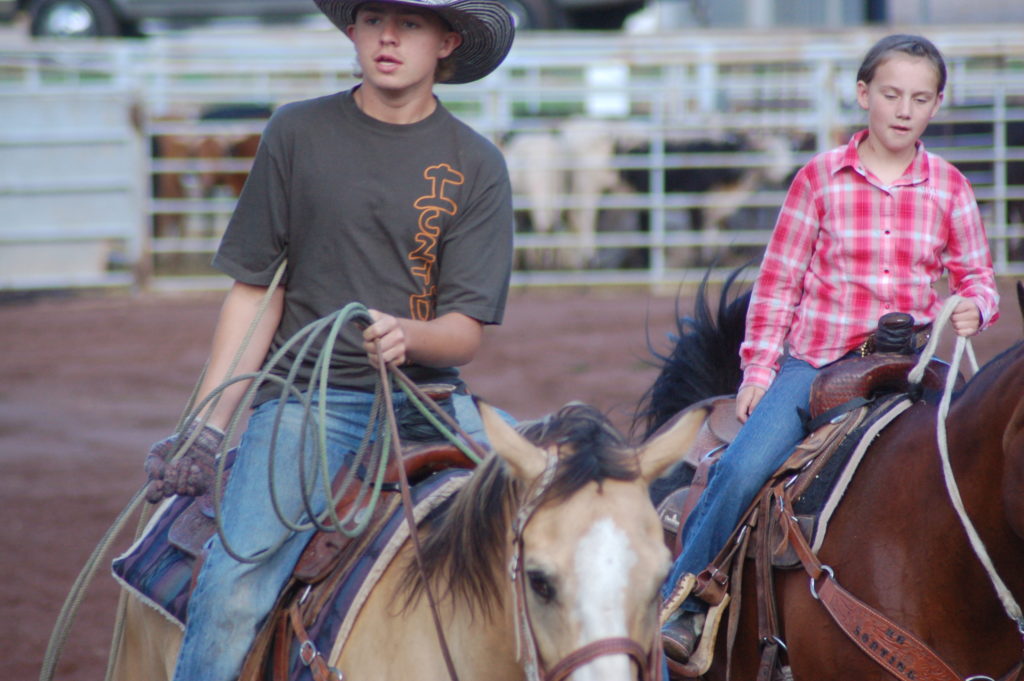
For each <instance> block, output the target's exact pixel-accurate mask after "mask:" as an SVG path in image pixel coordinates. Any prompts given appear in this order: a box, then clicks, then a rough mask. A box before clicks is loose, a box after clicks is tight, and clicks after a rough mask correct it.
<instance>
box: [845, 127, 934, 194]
mask: <svg viewBox="0 0 1024 681" xmlns="http://www.w3.org/2000/svg"><path fill="white" fill-rule="evenodd" d="M867 136H868V131H867V130H861V131H860V132H858V133H857V134H855V135H854V136H853V137H851V138H850V141H849V143H847V145H846V149H845V150H844V151H843V155H842V157H841V158H840V159H839V163H838V164H837V165H836V167H835V168H834V169H833V170H832V174H833V175H835V174H836V173H838V172H840V171H841V170H843V169H845V168H849V169H851V170H853V171H854V172H857V173H860V174H861V175H863V176H864V177H865V178H867V179H868V180H873V178H872V177H871V176H870V175H869V174H868V171H867V169H865V168H864V166H863V165H861V162H860V155H859V154H858V153H857V147H859V146H860V143H861V142H863V141H864V140H865V139H867ZM914 146H915V147H916V149H917V153H916V154H915V155H914V160H913V161H911V163H910V167H909V168H907V170H906V172H904V173H903V176H902V177H900V179H898V180H896V181H895V182H894V183H893V184H894V185H913V184H920V183H921V182H927V181H928V160H927V158H928V155H927V154H925V153H924V142H922V141H921V140H917V142H915V143H914Z"/></svg>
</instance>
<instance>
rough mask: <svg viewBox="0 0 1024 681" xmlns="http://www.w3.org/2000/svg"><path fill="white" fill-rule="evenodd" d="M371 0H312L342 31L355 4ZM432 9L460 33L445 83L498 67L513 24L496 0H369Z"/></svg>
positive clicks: (353, 13) (468, 79) (350, 20)
mask: <svg viewBox="0 0 1024 681" xmlns="http://www.w3.org/2000/svg"><path fill="white" fill-rule="evenodd" d="M369 1H371V0H316V4H317V6H318V7H319V8H320V11H321V12H323V13H324V14H326V15H327V18H328V19H330V20H331V21H332V22H333V23H334V25H335V26H337V27H338V28H340V29H341V30H342V31H344V30H345V29H346V28H348V27H349V26H350V25H352V24H353V23H354V22H355V19H356V8H358V7H359V6H360V5H363V4H365V3H366V2H369ZM372 1H373V2H394V3H395V4H400V5H408V6H410V7H421V8H424V9H429V10H431V11H433V12H436V13H437V14H438V16H440V17H441V18H443V19H444V20H445V21H447V22H448V24H449V25H450V26H451V27H452V30H454V31H455V32H456V33H458V34H460V35H461V36H462V44H461V45H459V46H458V47H457V48H455V51H454V52H452V55H451V59H452V60H453V61H454V63H455V71H454V73H453V75H452V76H451V77H450V78H447V79H445V80H444V81H443V82H445V83H470V82H472V81H474V80H479V79H481V78H483V77H484V76H486V75H487V74H489V73H490V72H491V71H493V70H494V69H496V68H498V64H500V63H501V62H502V60H504V59H505V56H506V55H507V54H508V51H509V50H510V49H511V48H512V39H513V38H514V37H515V24H514V22H513V19H512V15H511V14H509V12H508V10H507V9H505V6H504V5H502V4H501V3H500V2H498V0H401V2H397V1H396V0H372Z"/></svg>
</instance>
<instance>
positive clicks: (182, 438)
mask: <svg viewBox="0 0 1024 681" xmlns="http://www.w3.org/2000/svg"><path fill="white" fill-rule="evenodd" d="M197 427H198V426H196V425H195V424H193V425H192V426H190V427H189V428H188V430H186V431H185V432H184V433H175V434H174V435H172V436H170V437H168V438H165V439H163V440H160V441H159V442H157V443H156V444H154V445H153V446H152V447H150V449H149V454H148V455H147V456H146V464H145V470H146V475H147V476H148V478H149V484H148V485H147V486H146V501H148V502H150V503H151V504H155V503H157V502H158V501H160V500H162V499H164V498H166V497H170V496H174V495H175V494H178V495H181V496H191V497H198V496H202V495H203V494H205V493H206V492H207V490H210V489H213V479H214V478H215V477H216V475H217V453H218V452H219V451H220V448H221V444H222V443H223V442H224V433H223V432H222V431H221V430H219V429H217V428H214V427H213V426H211V425H205V426H203V427H202V430H200V431H199V435H197V436H196V439H195V442H193V443H192V446H191V447H189V448H188V450H186V451H185V452H184V453H183V454H182V455H181V456H179V457H178V458H177V459H175V460H174V461H171V462H168V459H169V458H170V457H171V456H173V454H174V452H175V451H176V450H177V448H178V447H179V446H180V445H181V444H183V443H184V442H186V441H187V440H188V439H189V437H190V436H191V435H192V433H193V432H194V431H195V429H196V428H197Z"/></svg>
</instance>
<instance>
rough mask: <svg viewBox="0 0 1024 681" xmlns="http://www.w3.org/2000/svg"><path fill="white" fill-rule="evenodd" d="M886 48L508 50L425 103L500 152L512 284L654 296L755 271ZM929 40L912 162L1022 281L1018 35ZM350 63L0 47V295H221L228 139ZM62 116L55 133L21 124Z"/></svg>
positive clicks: (1002, 269) (752, 45) (219, 41)
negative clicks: (648, 291) (961, 197)
mask: <svg viewBox="0 0 1024 681" xmlns="http://www.w3.org/2000/svg"><path fill="white" fill-rule="evenodd" d="M882 34H883V32H882V31H868V30H858V31H844V32H841V33H828V34H822V33H820V32H819V33H806V32H770V33H764V32H750V33H744V32H735V31H730V32H715V31H703V32H699V33H685V34H683V33H680V34H671V35H652V36H642V37H641V36H624V35H617V34H593V35H585V34H575V33H561V32H559V33H550V34H545V33H534V34H524V35H522V36H520V37H519V38H517V42H516V45H515V47H514V49H513V51H512V53H511V54H510V56H509V58H508V59H507V61H506V62H505V64H503V66H502V67H501V68H500V69H499V70H498V71H497V72H495V73H494V74H492V75H491V76H490V77H488V78H487V79H485V80H484V81H481V82H479V83H475V84H469V85H459V86H441V87H439V88H438V92H439V95H440V97H441V98H442V100H443V101H444V102H445V103H446V105H447V106H448V107H449V108H451V109H452V110H453V111H454V112H455V113H456V114H457V115H459V116H460V117H462V118H463V119H464V120H466V121H467V122H468V123H470V124H471V125H473V126H474V127H475V128H477V129H478V130H480V131H481V132H482V133H484V134H486V135H489V136H491V137H492V138H493V139H494V140H495V141H496V142H498V143H499V144H502V145H503V146H504V148H505V149H506V151H507V158H508V161H509V166H510V171H511V172H512V175H513V189H514V192H515V197H514V200H515V206H516V210H517V225H518V231H517V240H516V246H517V253H518V257H519V260H518V262H517V270H516V273H515V281H516V283H518V284H524V285H528V284H577V283H609V284H624V283H634V284H649V285H662V284H667V285H674V284H675V282H678V281H679V280H680V279H681V278H684V277H689V278H691V279H692V278H693V276H694V275H695V273H696V272H698V271H699V272H703V270H704V269H705V268H706V266H707V265H708V263H711V262H715V263H718V265H719V266H722V267H727V266H729V265H731V264H732V263H735V262H739V261H742V260H746V259H748V258H750V257H756V256H757V255H758V254H759V253H760V249H761V248H763V245H764V243H765V242H766V240H767V236H768V234H769V232H770V229H771V227H772V224H773V221H774V216H775V212H776V211H777V208H778V205H779V204H780V202H781V200H782V197H783V195H784V191H785V186H786V181H787V176H788V174H789V173H791V172H792V171H794V170H795V169H796V168H797V167H798V166H799V165H800V164H802V163H803V162H804V161H805V160H806V159H807V158H808V157H809V156H810V155H811V154H812V153H814V152H816V151H818V150H821V149H825V148H829V147H831V146H833V145H834V144H836V143H837V142H839V141H840V140H842V139H843V138H845V137H846V136H847V135H848V134H849V132H851V131H852V130H854V129H856V128H857V127H858V126H859V125H861V124H862V122H863V116H862V112H861V111H860V110H859V109H858V108H857V107H856V103H855V100H854V85H855V72H856V69H857V66H858V64H859V60H860V58H861V56H862V55H863V53H864V52H865V51H866V50H867V49H868V47H870V45H871V44H872V43H873V42H874V41H875V40H876V39H877V38H878V37H880V36H881V35H882ZM927 34H928V35H929V37H931V38H932V39H933V40H934V41H935V42H936V43H937V44H938V45H939V47H940V48H941V49H942V50H943V52H944V53H945V55H946V58H947V61H948V63H949V67H950V85H949V86H948V88H947V93H946V100H945V103H944V106H943V109H942V111H941V113H940V115H939V117H938V118H937V119H936V121H935V122H934V123H933V124H932V126H931V127H930V129H929V133H928V135H927V137H926V144H927V145H928V147H929V149H931V150H933V151H937V152H938V153H940V154H942V155H943V156H945V157H946V158H948V159H949V160H950V161H952V162H954V163H956V164H958V165H959V166H960V167H961V168H963V169H964V171H965V172H966V173H967V174H968V176H969V177H970V178H971V180H972V182H973V183H974V186H975V191H976V193H977V196H978V200H979V204H980V206H981V208H982V212H983V215H984V217H985V219H986V224H987V227H988V231H989V237H990V240H991V244H992V249H993V256H994V259H995V263H996V267H997V270H998V272H999V273H1001V274H1013V275H1020V274H1024V246H1022V245H1021V244H1022V242H1024V41H1022V40H1021V39H1020V37H1021V36H1022V35H1024V27H1021V26H1019V25H1015V26H1000V27H971V28H968V29H955V28H935V27H929V28H928V29H927ZM353 65H354V54H353V53H352V50H351V46H350V44H349V43H348V41H347V40H346V39H345V38H344V37H343V36H341V35H340V34H339V33H337V32H336V31H330V30H324V31H322V30H314V29H303V31H302V34H301V35H299V34H296V32H295V31H291V32H288V31H284V30H278V31H273V32H267V31H264V32H261V33H258V34H242V33H212V32H203V33H197V34H195V35H192V36H186V37H159V38H152V39H148V40H145V41H111V42H98V43H73V44H69V43H41V42H39V43H37V42H24V43H21V44H19V45H14V46H3V45H0V121H3V123H4V125H3V128H2V130H0V268H2V269H0V288H24V287H33V286H40V285H75V284H82V283H88V284H90V285H94V284H96V283H123V282H124V281H125V279H126V277H129V276H130V277H132V278H133V279H134V281H137V282H139V283H141V284H143V285H145V286H148V287H151V288H160V289H181V288H208V287H222V286H224V285H225V279H224V278H223V277H220V276H215V275H214V273H213V272H212V271H210V270H209V268H208V264H207V263H208V261H209V258H210V255H211V253H212V251H213V250H214V248H215V247H216V244H217V241H218V239H219V236H220V233H221V231H222V230H223V227H224V224H225V223H226V220H227V217H228V216H229V215H230V212H231V210H232V207H233V203H234V192H235V191H236V187H237V183H238V180H240V179H243V178H244V176H245V173H246V171H247V170H248V167H249V164H250V163H251V152H246V151H245V149H246V142H247V141H248V142H251V141H252V138H253V137H254V136H258V134H259V132H260V130H261V129H262V125H263V122H264V121H263V118H262V116H263V115H265V114H266V111H269V110H270V109H273V108H274V107H276V106H278V105H280V104H282V103H284V102H287V101H291V100H295V99H301V98H305V97H312V96H318V95H322V94H326V93H329V92H332V91H337V90H340V89H344V88H347V87H349V86H350V85H351V84H352V83H353V82H355V80H354V78H353V75H352V72H351V70H352V67H353ZM62 98H63V101H64V102H65V104H64V111H63V113H64V117H63V118H62V119H61V123H60V125H58V126H56V127H54V125H53V124H52V123H51V121H52V120H53V118H52V116H51V117H49V118H48V117H47V116H33V115H31V113H28V114H26V111H29V112H30V111H31V110H32V109H31V107H35V106H37V104H38V105H39V106H42V104H39V103H40V102H43V101H49V102H54V101H60V100H61V99H62ZM86 100H88V101H91V102H93V103H95V102H104V103H105V105H106V106H108V107H114V108H115V109H117V110H119V111H120V112H121V113H120V114H119V115H117V114H111V113H110V112H109V111H108V112H107V113H106V114H100V113H98V110H96V109H95V108H94V107H91V106H86V105H85V104H83V102H84V101H86ZM27 102H31V104H26V103H27ZM58 106H59V105H58ZM27 107H28V108H27ZM262 109H266V111H261V110H262ZM18 112H20V113H19V115H18V116H16V117H15V116H14V115H13V113H18ZM97 116H99V118H100V119H101V120H103V119H104V116H105V117H106V119H109V121H114V123H112V124H111V125H106V126H104V125H100V124H99V123H98V121H97V120H96V117H97ZM15 119H16V120H15ZM12 121H14V123H12ZM69 136H72V137H74V138H75V141H74V143H73V144H72V146H74V147H76V148H77V149H78V150H77V151H72V150H71V149H69V148H66V146H64V145H62V144H59V143H58V142H59V141H60V140H67V139H68V138H69ZM114 138H116V139H117V141H116V143H114V142H113V140H114ZM88 139H92V141H88V142H87V141H86V140H88ZM527 139H529V140H532V141H533V143H534V146H533V147H532V150H531V148H530V147H527V145H525V144H524V143H523V142H524V140H527ZM104 140H106V142H107V143H113V144H114V147H116V148H117V149H118V151H117V152H116V153H115V152H112V151H110V150H109V149H108V150H106V151H104V152H103V153H100V152H99V149H100V148H101V147H102V146H103V145H104V144H105V142H104ZM90 145H93V147H92V148H95V149H96V150H97V152H96V153H95V154H92V153H90V152H89V151H88V148H90ZM97 145H98V146H97ZM83 146H84V147H85V148H86V149H85V150H84V151H83ZM108 146H109V145H108ZM229 148H234V151H233V152H232V153H229V152H228V151H227V150H228V149H229ZM132 150H135V153H137V155H136V156H133V151H132ZM140 150H141V152H143V153H138V152H139V151H140ZM545 150H546V151H545ZM146 152H148V153H146ZM132 159H134V161H133V160H132ZM72 168H78V171H76V172H67V171H68V170H69V169H72ZM129 176H130V178H133V179H131V180H129V179H126V177H129ZM58 177H60V178H63V179H60V180H59V181H58V179H56V178H58ZM115 196H116V197H119V198H116V199H115V198H114V197H115ZM129 197H131V198H129ZM62 202H63V205H67V206H76V207H77V208H76V209H74V210H70V209H67V208H66V209H64V210H53V209H52V207H53V206H55V205H57V204H61V203H62ZM111 215H116V216H118V218H119V219H118V220H113V219H112V217H111ZM115 222H116V223H117V224H116V226H113V227H112V226H111V225H114V223H115ZM101 223H102V224H103V225H104V226H100V224H101ZM83 225H87V227H83ZM697 227H700V228H699V229H697ZM83 232H88V234H89V236H88V237H87V238H86V237H83ZM591 232H593V236H592V237H591V236H589V235H590V233H591ZM84 241H90V242H96V243H101V244H103V248H101V249H100V250H101V251H102V253H101V254H100V255H97V254H96V253H93V254H91V255H89V256H88V257H89V258H93V261H94V264H93V265H91V268H92V269H91V272H92V273H91V275H90V276H77V277H64V278H63V279H64V280H63V281H62V278H61V277H60V276H57V275H59V273H60V272H59V266H58V271H57V272H55V273H54V276H51V277H49V278H47V277H43V276H32V273H31V272H26V271H23V270H22V269H18V270H17V271H16V272H15V271H13V270H11V271H6V270H7V268H8V267H10V265H7V264H5V263H8V262H12V261H14V262H21V263H22V264H24V262H27V260H24V261H23V260H21V257H22V256H21V255H19V254H18V253H17V252H16V249H17V248H20V249H22V250H24V248H25V244H27V243H29V242H31V243H32V245H33V247H34V248H35V247H43V246H45V245H47V244H48V245H49V246H50V247H52V248H54V249H60V248H62V247H63V248H65V249H67V248H69V244H70V245H71V246H70V248H73V249H79V247H80V245H81V244H82V243H83V242H84ZM19 245H20V246H19ZM76 252H80V253H82V257H86V255H85V252H84V251H81V250H78V251H76ZM5 254H6V255H7V258H6V259H5V258H4V255H5ZM96 262H99V263H100V264H99V265H96V264H95V263H96Z"/></svg>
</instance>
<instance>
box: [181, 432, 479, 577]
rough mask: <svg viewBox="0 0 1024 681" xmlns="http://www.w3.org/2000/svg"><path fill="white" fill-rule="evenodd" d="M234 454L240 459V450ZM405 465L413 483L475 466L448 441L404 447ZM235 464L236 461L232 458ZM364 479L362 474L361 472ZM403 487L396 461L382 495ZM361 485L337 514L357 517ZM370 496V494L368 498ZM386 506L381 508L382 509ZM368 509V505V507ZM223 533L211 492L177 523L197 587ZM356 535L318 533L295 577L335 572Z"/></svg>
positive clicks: (338, 480) (337, 480) (338, 481)
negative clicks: (213, 542)
mask: <svg viewBox="0 0 1024 681" xmlns="http://www.w3.org/2000/svg"><path fill="white" fill-rule="evenodd" d="M228 456H230V457H232V459H233V457H234V450H232V451H231V452H229V454H228ZM403 463H404V467H405V472H406V476H407V478H408V480H409V484H410V485H414V484H416V482H418V481H420V480H423V479H424V478H426V477H428V476H430V475H431V474H432V473H435V472H437V471H440V470H444V469H447V468H473V467H474V465H475V464H474V463H473V462H472V461H471V460H470V459H469V457H467V456H466V454H465V453H464V452H463V451H462V450H461V449H459V448H458V447H455V446H454V445H450V444H447V443H426V444H419V445H416V446H414V447H410V448H408V449H403ZM229 464H230V460H229ZM229 464H228V465H226V466H225V474H224V477H223V479H222V480H221V485H222V488H223V487H224V486H226V485H227V480H228V477H229V475H230V470H231V469H230V465H229ZM348 474H349V469H348V468H345V467H343V468H342V469H341V470H339V471H338V473H337V474H336V475H335V477H334V481H333V485H332V486H333V490H334V492H335V494H337V492H338V490H339V489H340V487H341V485H342V484H343V481H345V479H346V477H347V476H348ZM356 474H357V475H359V473H358V472H357V473H356ZM398 483H399V472H398V469H397V468H396V466H395V462H394V461H392V462H390V463H389V464H388V468H387V470H386V472H385V476H384V482H383V485H382V489H381V493H382V494H383V495H385V496H386V495H388V494H397V493H398V489H399V488H398ZM359 487H360V486H359V485H351V484H350V485H348V489H347V491H346V493H345V495H344V496H343V497H342V498H341V499H339V500H338V502H337V503H336V504H335V509H334V510H335V514H336V515H337V517H338V518H346V517H350V518H354V517H357V516H358V513H359V512H358V511H356V512H355V513H353V505H354V504H355V503H356V501H357V499H358V498H359V496H360V494H359ZM363 497H365V498H368V497H369V495H365V494H364V495H363ZM382 506H384V504H378V507H382ZM364 508H365V504H364ZM216 531H217V526H216V521H215V520H214V502H213V492H212V490H211V491H210V492H207V493H206V494H204V495H203V496H200V497H196V499H195V501H193V502H192V504H190V505H189V506H188V507H187V508H186V509H185V510H184V511H182V513H181V515H179V516H178V518H177V519H176V520H175V521H174V523H173V524H172V525H171V528H170V530H169V534H168V540H169V541H170V543H171V544H173V545H174V546H176V547H177V548H179V549H180V550H182V551H184V552H185V553H187V554H188V555H190V556H194V557H195V558H197V560H196V563H195V568H194V570H193V576H192V581H193V586H194V585H195V578H196V576H197V575H198V574H199V569H200V567H201V566H202V559H203V546H204V545H205V544H206V542H207V541H208V540H209V539H210V537H212V536H213V534H214V533H215V532H216ZM351 541H352V537H350V536H349V535H348V534H345V533H342V532H335V531H329V530H321V531H318V532H316V533H315V534H314V535H313V537H312V538H311V539H310V541H309V544H307V545H306V548H305V550H304V551H303V553H302V555H301V557H300V558H299V561H298V563H297V564H296V566H295V570H294V576H295V577H296V578H297V579H300V580H302V581H305V582H307V583H314V582H316V581H318V580H319V579H320V578H322V577H323V576H324V575H326V574H327V573H329V572H330V570H331V568H332V567H333V566H334V565H335V564H336V563H337V561H338V557H339V556H340V555H341V553H342V552H343V551H344V550H345V548H346V547H347V546H348V545H349V544H350V543H351Z"/></svg>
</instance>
